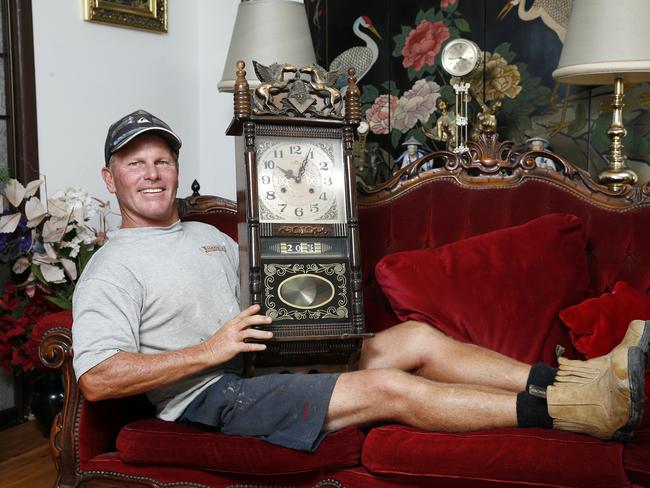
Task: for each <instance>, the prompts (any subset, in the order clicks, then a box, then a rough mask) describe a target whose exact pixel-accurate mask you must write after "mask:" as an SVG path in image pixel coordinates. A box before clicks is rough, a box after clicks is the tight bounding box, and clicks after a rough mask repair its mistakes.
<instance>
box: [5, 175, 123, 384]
mask: <svg viewBox="0 0 650 488" xmlns="http://www.w3.org/2000/svg"><path fill="white" fill-rule="evenodd" d="M41 184H42V181H41V180H35V181H31V182H29V183H28V184H27V185H25V186H23V185H22V184H21V183H20V182H19V181H17V180H15V179H10V180H9V181H8V182H7V184H6V186H5V188H4V190H3V191H2V193H1V194H0V210H3V209H4V208H5V206H6V204H5V201H6V202H7V203H8V206H9V209H8V210H4V211H3V212H2V213H1V214H0V263H4V264H8V265H9V266H11V276H12V277H11V278H10V279H9V280H8V281H7V283H6V284H5V285H4V290H3V291H2V294H1V297H0V366H2V367H3V368H4V369H6V370H8V371H11V370H12V369H14V368H15V369H16V370H17V371H22V372H28V371H31V370H33V369H34V368H35V367H38V366H39V365H40V362H39V360H38V343H37V341H35V340H34V338H33V337H32V331H33V329H34V325H35V324H36V322H37V321H38V320H40V319H41V318H43V317H45V316H47V315H49V314H52V313H55V312H58V311H61V310H69V309H71V307H72V293H73V291H74V287H75V284H76V282H77V278H78V277H79V275H80V274H81V272H82V271H83V268H84V267H85V265H86V263H87V262H88V260H89V259H90V258H91V256H92V255H93V253H94V252H95V251H96V250H97V249H99V247H100V246H101V245H102V244H103V243H104V241H105V239H106V233H105V230H106V216H107V214H108V212H109V211H110V208H109V204H108V202H102V201H100V200H98V199H96V198H93V197H91V196H90V195H88V193H86V192H85V191H83V190H81V189H78V188H68V189H66V190H65V191H63V192H58V193H56V194H55V195H54V196H53V197H52V198H48V199H47V204H46V205H45V204H44V202H42V201H41V200H40V199H39V198H38V196H36V193H37V192H38V190H39V188H40V186H41ZM97 217H98V220H99V226H98V229H99V230H97V229H94V228H92V227H90V224H89V221H90V220H91V219H96V218H97ZM30 339H31V340H30Z"/></svg>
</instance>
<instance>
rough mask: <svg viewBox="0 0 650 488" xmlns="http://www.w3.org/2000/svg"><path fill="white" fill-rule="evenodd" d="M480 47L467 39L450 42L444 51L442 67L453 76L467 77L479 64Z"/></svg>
mask: <svg viewBox="0 0 650 488" xmlns="http://www.w3.org/2000/svg"><path fill="white" fill-rule="evenodd" d="M480 57H481V51H480V49H479V47H478V46H477V45H476V44H475V43H473V42H472V41H469V40H467V39H454V40H453V41H449V42H448V43H447V45H445V47H444V49H443V50H442V55H441V60H442V67H443V68H444V69H445V71H447V73H449V74H450V75H452V76H465V75H466V74H469V73H471V72H472V71H473V70H474V68H476V65H477V64H478V63H479V60H480Z"/></svg>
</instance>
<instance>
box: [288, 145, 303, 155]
mask: <svg viewBox="0 0 650 488" xmlns="http://www.w3.org/2000/svg"><path fill="white" fill-rule="evenodd" d="M289 154H302V147H300V146H289Z"/></svg>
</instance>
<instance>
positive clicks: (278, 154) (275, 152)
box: [273, 149, 284, 159]
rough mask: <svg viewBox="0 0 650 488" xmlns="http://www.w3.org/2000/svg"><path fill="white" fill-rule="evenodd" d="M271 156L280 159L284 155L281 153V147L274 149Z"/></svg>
mask: <svg viewBox="0 0 650 488" xmlns="http://www.w3.org/2000/svg"><path fill="white" fill-rule="evenodd" d="M273 157H274V158H280V159H282V158H283V157H284V154H283V153H282V149H274V150H273Z"/></svg>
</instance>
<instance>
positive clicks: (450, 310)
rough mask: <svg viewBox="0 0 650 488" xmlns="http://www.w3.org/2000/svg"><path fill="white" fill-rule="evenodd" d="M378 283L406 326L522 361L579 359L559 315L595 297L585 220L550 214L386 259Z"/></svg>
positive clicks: (379, 265) (378, 268) (377, 273)
mask: <svg viewBox="0 0 650 488" xmlns="http://www.w3.org/2000/svg"><path fill="white" fill-rule="evenodd" d="M375 272H376V277H377V281H378V282H379V283H380V285H381V287H382V289H383V291H384V293H385V294H386V296H387V297H388V299H389V301H390V303H391V305H392V307H393V310H394V311H395V313H396V314H397V316H398V317H399V318H400V319H401V320H409V319H412V320H420V321H424V322H427V323H429V324H432V325H433V326H435V327H436V328H438V329H440V330H442V331H443V332H445V333H446V334H448V335H450V336H451V337H454V338H456V339H459V340H463V341H468V342H473V343H475V344H478V345H481V346H484V347H488V348H490V349H493V350H496V351H499V352H501V353H503V354H506V355H508V356H511V357H514V358H516V359H519V360H521V361H525V362H528V363H533V362H536V361H540V360H542V361H545V362H548V363H553V362H554V361H555V346H556V345H557V344H560V345H562V346H563V347H564V348H565V349H566V356H567V357H572V356H575V349H574V348H573V345H572V344H571V341H570V339H569V336H568V333H567V331H566V329H565V327H564V326H563V325H562V323H561V322H560V320H559V318H558V316H557V314H558V312H559V311H560V310H562V309H563V308H565V307H566V306H568V305H570V304H574V303H577V302H578V301H580V300H583V299H584V298H586V297H587V296H589V290H590V287H589V274H588V270H587V262H586V256H585V241H584V235H583V231H582V226H581V223H580V220H579V219H578V218H577V217H575V216H574V215H566V214H551V215H547V216H543V217H540V218H538V219H534V220H531V221H530V222H527V223H526V224H523V225H519V226H515V227H509V228H505V229H499V230H496V231H493V232H488V233H486V234H482V235H478V236H475V237H471V238H468V239H464V240H461V241H457V242H454V243H452V244H448V245H445V246H441V247H438V248H436V249H418V250H413V251H402V252H397V253H394V254H390V255H387V256H384V257H383V258H382V259H381V260H380V261H379V263H378V264H377V267H376V269H375Z"/></svg>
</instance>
